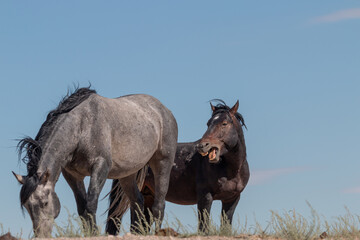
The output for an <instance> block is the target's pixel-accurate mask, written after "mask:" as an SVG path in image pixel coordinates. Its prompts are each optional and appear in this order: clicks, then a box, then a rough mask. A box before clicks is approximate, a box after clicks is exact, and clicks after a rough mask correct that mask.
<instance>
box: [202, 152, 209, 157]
mask: <svg viewBox="0 0 360 240" xmlns="http://www.w3.org/2000/svg"><path fill="white" fill-rule="evenodd" d="M200 154H201V156H203V157H205V156H207V155H208V154H209V152H205V153H200Z"/></svg>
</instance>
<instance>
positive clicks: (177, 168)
mask: <svg viewBox="0 0 360 240" xmlns="http://www.w3.org/2000/svg"><path fill="white" fill-rule="evenodd" d="M220 102H221V103H220V104H218V105H216V106H213V105H212V104H211V109H212V116H211V118H210V120H209V121H208V123H207V125H208V129H207V131H206V132H205V134H204V136H203V137H202V138H201V139H200V140H198V141H195V142H190V143H179V144H178V146H177V151H176V156H175V163H174V166H173V168H172V170H171V176H170V184H169V190H168V192H167V195H166V200H167V201H169V202H173V203H176V204H181V205H192V204H197V207H198V213H199V214H198V217H199V226H198V227H199V231H203V232H206V231H207V229H206V227H207V226H208V225H207V224H208V221H209V213H210V209H211V205H212V202H213V200H220V201H221V202H222V216H224V215H225V218H226V219H227V221H228V223H230V224H231V222H232V218H233V214H234V211H235V208H236V206H237V204H238V202H239V199H240V194H241V192H242V191H243V190H244V188H245V186H246V184H247V182H248V180H249V177H250V172H249V166H248V163H247V160H246V146H245V139H244V134H243V129H242V126H244V127H246V126H245V123H244V119H243V117H242V116H241V114H239V113H238V112H237V110H238V107H239V102H238V101H237V102H236V104H235V105H234V106H233V107H232V108H230V107H228V106H227V105H226V104H225V103H224V102H223V101H220ZM117 184H118V183H117V180H114V181H113V187H115V186H117ZM154 191H155V188H154V175H153V173H152V171H151V170H149V172H148V175H147V177H146V180H145V185H144V187H143V190H142V193H143V195H144V200H145V209H146V208H148V209H149V210H151V209H152V208H151V207H152V205H153V203H154ZM113 195H114V194H110V206H111V207H110V210H109V216H110V217H111V220H109V221H108V223H107V225H106V231H107V232H108V233H109V234H114V235H115V234H117V233H118V227H116V226H118V224H120V221H121V217H122V215H123V214H124V213H125V211H126V209H124V208H123V209H118V207H117V206H118V205H119V204H120V202H122V201H126V199H125V198H122V199H114V196H113ZM204 213H205V214H204ZM145 216H146V218H147V220H148V221H149V219H150V218H149V212H147V211H146V212H145ZM109 219H110V218H109ZM222 222H223V221H222Z"/></svg>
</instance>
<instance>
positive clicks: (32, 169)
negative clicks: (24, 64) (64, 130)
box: [17, 87, 96, 205]
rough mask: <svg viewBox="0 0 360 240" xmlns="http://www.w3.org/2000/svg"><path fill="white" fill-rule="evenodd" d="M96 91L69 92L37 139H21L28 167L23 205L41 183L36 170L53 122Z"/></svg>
mask: <svg viewBox="0 0 360 240" xmlns="http://www.w3.org/2000/svg"><path fill="white" fill-rule="evenodd" d="M94 93H96V91H95V90H92V89H90V87H88V88H78V89H75V92H74V93H72V94H71V93H69V92H68V93H67V95H66V96H65V97H64V98H63V99H62V100H61V101H60V103H59V105H58V106H57V108H56V109H54V110H52V111H50V112H49V114H48V115H47V117H46V120H45V122H44V123H43V124H42V125H41V127H40V130H39V132H38V134H37V135H36V137H35V139H32V138H31V137H25V138H23V139H21V140H20V141H19V143H18V145H17V149H18V154H19V160H20V159H21V160H22V161H23V162H24V163H25V164H26V167H27V172H28V174H27V177H26V182H25V183H24V185H23V187H22V188H21V191H20V200H21V204H22V205H23V204H24V203H25V202H26V200H27V199H28V198H29V197H30V195H31V193H33V192H34V191H35V189H36V187H37V185H38V184H39V181H40V176H37V174H36V171H37V169H38V165H39V161H40V158H41V153H42V150H41V145H42V143H44V142H45V141H46V138H47V136H49V134H50V133H51V131H52V130H53V124H54V122H56V120H57V119H58V117H59V116H60V115H61V114H64V113H68V112H70V111H71V110H72V109H74V108H75V107H76V106H78V105H79V104H80V103H82V102H83V101H84V100H86V99H87V98H88V97H89V96H90V95H92V94H94ZM24 152H25V156H24V157H23V158H22V153H24Z"/></svg>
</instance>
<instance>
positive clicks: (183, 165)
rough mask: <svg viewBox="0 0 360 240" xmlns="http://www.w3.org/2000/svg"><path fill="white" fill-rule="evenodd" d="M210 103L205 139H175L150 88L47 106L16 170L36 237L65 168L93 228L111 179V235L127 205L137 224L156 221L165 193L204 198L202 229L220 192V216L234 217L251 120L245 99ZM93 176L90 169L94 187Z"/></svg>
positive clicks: (180, 200)
mask: <svg viewBox="0 0 360 240" xmlns="http://www.w3.org/2000/svg"><path fill="white" fill-rule="evenodd" d="M210 105H211V109H212V114H211V117H210V119H209V121H208V122H207V126H208V128H207V130H206V132H205V133H204V135H203V136H202V138H201V139H200V140H197V141H194V142H189V143H177V136H178V128H177V123H176V120H175V118H174V116H173V115H172V113H171V111H170V110H168V109H167V108H166V107H165V106H164V105H162V103H161V102H160V101H158V100H157V99H156V98H154V97H152V96H149V95H144V94H136V95H127V96H122V97H119V98H115V99H109V98H105V97H102V96H100V95H98V94H96V91H95V90H92V89H90V88H79V89H77V90H76V91H75V92H74V93H72V94H68V95H67V96H66V97H64V98H63V99H62V101H61V102H60V103H59V105H58V107H57V108H56V109H54V110H52V111H51V112H50V113H49V114H48V115H47V118H46V120H45V122H44V123H43V124H42V126H41V127H40V130H39V132H38V134H37V135H36V137H35V138H34V139H33V138H30V137H26V138H24V139H22V140H20V141H19V143H18V151H19V158H21V159H22V160H23V161H24V162H25V163H26V166H27V175H25V176H22V175H18V174H15V173H14V172H13V174H14V176H15V177H16V179H17V180H18V182H19V183H20V184H21V185H22V187H21V190H20V202H21V207H22V209H23V208H25V209H26V210H27V211H28V213H29V215H30V217H31V220H32V223H33V231H34V234H35V236H36V237H49V236H51V232H52V228H53V221H54V219H55V218H56V217H57V216H58V214H59V212H60V201H59V198H58V196H57V194H56V193H55V191H54V188H55V184H56V182H57V180H58V178H59V176H60V174H61V173H62V174H63V176H64V178H65V180H66V181H67V183H68V184H69V186H70V187H71V189H72V191H73V193H74V197H75V200H76V205H77V211H78V214H79V216H80V217H82V219H84V226H85V225H87V226H90V230H91V231H94V232H95V231H97V228H96V210H97V205H98V198H99V194H100V192H101V190H102V188H103V186H104V184H105V181H106V179H113V183H112V190H111V192H110V196H109V197H110V205H109V209H108V220H107V224H106V232H107V233H109V234H112V235H116V234H118V231H119V226H120V224H121V218H122V216H123V214H124V213H125V211H126V210H127V209H128V208H129V207H130V213H131V228H132V229H131V230H132V231H136V228H135V227H134V226H137V225H139V224H144V225H146V226H149V225H151V224H152V223H153V222H155V227H156V229H159V228H160V227H161V222H162V219H163V217H164V209H165V200H166V201H170V202H173V203H176V204H182V205H192V204H197V208H198V218H199V225H198V228H199V231H204V232H206V231H207V226H208V225H207V223H208V222H209V214H206V213H210V209H211V205H212V202H213V200H220V201H221V202H222V216H223V217H224V218H225V219H227V221H228V223H230V224H231V221H232V217H233V214H234V211H235V208H236V206H237V204H238V202H239V199H240V194H241V192H242V191H243V190H244V188H245V186H246V184H247V182H248V180H249V177H250V173H249V166H248V163H247V160H246V146H245V140H244V134H243V127H245V128H246V126H245V123H244V119H243V117H242V116H241V114H239V113H238V107H239V102H238V101H237V102H236V104H235V105H234V106H233V107H229V106H227V105H226V104H225V103H224V102H223V101H219V103H218V104H216V105H215V106H213V105H212V104H211V103H210ZM86 176H90V183H89V186H88V189H87V190H86V189H85V185H84V178H85V177H86ZM139 213H140V214H139ZM142 216H144V218H143V217H142ZM145 221H146V222H145ZM152 221H153V222H152Z"/></svg>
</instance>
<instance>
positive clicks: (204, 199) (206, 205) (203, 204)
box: [197, 191, 213, 233]
mask: <svg viewBox="0 0 360 240" xmlns="http://www.w3.org/2000/svg"><path fill="white" fill-rule="evenodd" d="M212 202H213V197H212V195H211V193H210V192H202V193H201V191H200V192H199V193H198V203H197V208H198V220H199V225H198V226H199V227H198V231H199V232H202V233H208V232H209V230H210V210H211V205H212Z"/></svg>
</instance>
